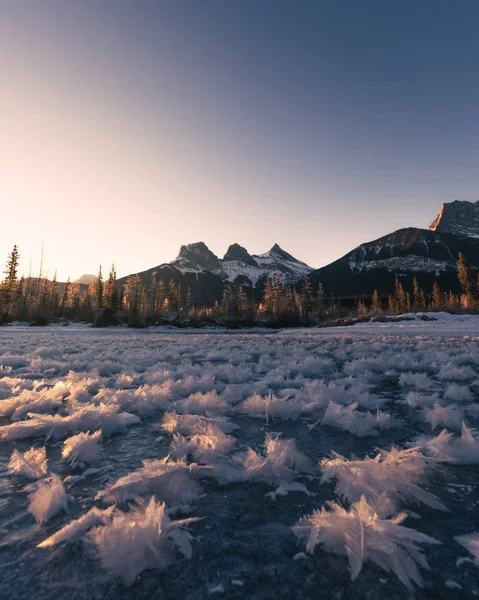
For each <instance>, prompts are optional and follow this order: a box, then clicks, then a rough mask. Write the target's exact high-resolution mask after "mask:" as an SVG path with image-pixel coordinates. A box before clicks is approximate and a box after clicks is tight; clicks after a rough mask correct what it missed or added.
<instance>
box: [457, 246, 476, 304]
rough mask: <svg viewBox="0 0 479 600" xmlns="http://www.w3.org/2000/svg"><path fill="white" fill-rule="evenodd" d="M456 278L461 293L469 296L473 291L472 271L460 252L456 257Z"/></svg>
mask: <svg viewBox="0 0 479 600" xmlns="http://www.w3.org/2000/svg"><path fill="white" fill-rule="evenodd" d="M457 276H458V278H459V283H460V284H461V289H462V291H463V293H464V294H466V296H469V295H470V294H471V293H472V289H473V277H472V270H471V267H470V266H469V263H468V262H467V260H466V257H465V256H464V254H462V252H459V255H458V260H457Z"/></svg>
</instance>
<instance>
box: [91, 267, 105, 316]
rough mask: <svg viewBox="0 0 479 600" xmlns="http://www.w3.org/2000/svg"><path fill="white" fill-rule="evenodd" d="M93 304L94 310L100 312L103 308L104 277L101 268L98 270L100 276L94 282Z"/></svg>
mask: <svg viewBox="0 0 479 600" xmlns="http://www.w3.org/2000/svg"><path fill="white" fill-rule="evenodd" d="M92 291H93V294H92V303H93V310H96V311H100V310H101V309H102V308H103V275H102V272H101V266H100V268H99V269H98V275H97V277H96V279H95V281H94V282H93V290H92Z"/></svg>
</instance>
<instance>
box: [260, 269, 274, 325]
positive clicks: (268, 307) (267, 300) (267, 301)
mask: <svg viewBox="0 0 479 600" xmlns="http://www.w3.org/2000/svg"><path fill="white" fill-rule="evenodd" d="M262 305H263V310H264V313H265V315H266V318H267V319H268V321H270V322H271V319H272V316H273V290H272V287H271V281H270V279H269V277H268V276H266V281H265V283H264V292H263V302H262Z"/></svg>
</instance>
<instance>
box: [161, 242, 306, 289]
mask: <svg viewBox="0 0 479 600" xmlns="http://www.w3.org/2000/svg"><path fill="white" fill-rule="evenodd" d="M170 264H171V265H172V266H174V267H176V268H177V269H179V270H180V271H181V272H183V273H186V272H189V273H201V272H210V273H213V274H215V275H217V276H219V277H221V278H222V279H224V280H226V281H231V282H235V281H236V282H240V283H243V284H245V285H250V286H253V287H254V286H255V285H256V284H257V282H258V281H259V280H261V279H263V278H264V277H266V276H269V277H272V275H273V273H274V272H275V271H276V270H278V271H279V273H280V275H281V278H282V279H283V281H284V282H285V283H295V282H296V281H298V280H299V279H301V278H302V277H304V276H305V275H307V274H308V273H310V272H311V271H312V268H311V267H309V266H308V265H307V264H305V263H303V262H301V261H299V260H297V259H296V258H294V256H292V255H291V254H288V252H286V251H285V250H283V249H282V248H281V247H280V246H279V245H278V244H274V246H273V247H272V248H271V250H269V252H266V253H264V254H256V255H250V254H249V253H248V251H247V250H246V248H244V247H243V246H240V245H239V244H236V243H235V244H231V245H230V246H229V248H228V250H227V252H226V254H225V255H224V258H222V259H221V258H218V257H217V256H216V255H215V254H214V253H213V252H211V250H210V249H209V248H208V247H207V246H206V244H204V243H203V242H196V243H194V244H187V245H185V246H181V248H180V252H179V254H178V257H177V258H176V260H174V261H173V262H171V263H170Z"/></svg>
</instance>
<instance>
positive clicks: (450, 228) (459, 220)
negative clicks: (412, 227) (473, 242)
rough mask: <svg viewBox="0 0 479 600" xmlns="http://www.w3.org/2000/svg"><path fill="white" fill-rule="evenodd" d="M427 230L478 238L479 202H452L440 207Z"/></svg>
mask: <svg viewBox="0 0 479 600" xmlns="http://www.w3.org/2000/svg"><path fill="white" fill-rule="evenodd" d="M429 229H431V230H432V231H438V232H443V233H452V234H454V235H460V236H464V237H475V238H479V201H477V202H465V201H461V200H454V202H446V203H444V204H442V205H441V209H440V211H439V214H438V216H437V217H436V218H435V219H434V221H433V222H432V223H431V225H430V227H429Z"/></svg>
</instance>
